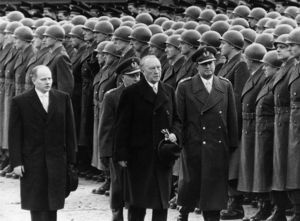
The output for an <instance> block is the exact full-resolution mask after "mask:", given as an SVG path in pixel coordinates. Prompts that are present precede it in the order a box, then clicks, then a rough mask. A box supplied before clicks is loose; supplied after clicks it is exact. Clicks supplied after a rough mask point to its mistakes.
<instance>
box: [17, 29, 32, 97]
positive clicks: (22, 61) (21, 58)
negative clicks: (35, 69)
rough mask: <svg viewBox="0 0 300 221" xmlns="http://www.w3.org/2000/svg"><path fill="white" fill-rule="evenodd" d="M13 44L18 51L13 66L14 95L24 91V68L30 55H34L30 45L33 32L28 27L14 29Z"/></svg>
mask: <svg viewBox="0 0 300 221" xmlns="http://www.w3.org/2000/svg"><path fill="white" fill-rule="evenodd" d="M14 38H15V42H14V45H15V47H16V49H17V50H19V51H20V54H19V55H18V58H17V60H16V63H15V66H14V75H15V93H14V94H15V95H19V94H21V93H23V92H24V91H25V74H24V73H25V70H26V67H27V64H28V62H29V60H30V59H31V57H32V56H33V55H34V49H33V46H32V39H33V32H32V30H31V29H30V28H28V27H26V26H23V27H18V28H17V29H16V30H15V31H14Z"/></svg>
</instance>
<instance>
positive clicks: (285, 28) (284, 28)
mask: <svg viewBox="0 0 300 221" xmlns="http://www.w3.org/2000/svg"><path fill="white" fill-rule="evenodd" d="M292 30H293V28H292V27H291V26H290V25H286V24H282V25H278V26H277V27H276V28H275V30H274V33H273V35H274V36H275V37H278V36H280V35H283V34H289V33H290V32H291V31H292Z"/></svg>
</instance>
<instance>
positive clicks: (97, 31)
mask: <svg viewBox="0 0 300 221" xmlns="http://www.w3.org/2000/svg"><path fill="white" fill-rule="evenodd" d="M93 32H94V37H95V40H96V42H97V44H99V43H100V42H102V41H109V40H110V39H111V36H112V35H113V33H114V26H113V25H112V24H111V23H110V22H109V21H99V22H97V23H96V24H95V27H94V30H93Z"/></svg>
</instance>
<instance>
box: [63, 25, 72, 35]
mask: <svg viewBox="0 0 300 221" xmlns="http://www.w3.org/2000/svg"><path fill="white" fill-rule="evenodd" d="M73 27H74V25H73V24H72V23H67V24H64V25H63V26H62V28H63V29H64V30H65V35H66V36H69V34H70V32H71V30H72V28H73Z"/></svg>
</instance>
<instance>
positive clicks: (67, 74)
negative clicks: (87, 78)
mask: <svg viewBox="0 0 300 221" xmlns="http://www.w3.org/2000/svg"><path fill="white" fill-rule="evenodd" d="M56 73H57V89H58V90H61V91H64V92H66V93H68V94H72V92H73V89H74V78H73V74H72V65H71V61H70V59H69V57H68V56H67V55H62V56H60V57H59V58H58V59H57V66H56Z"/></svg>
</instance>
